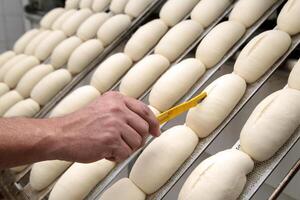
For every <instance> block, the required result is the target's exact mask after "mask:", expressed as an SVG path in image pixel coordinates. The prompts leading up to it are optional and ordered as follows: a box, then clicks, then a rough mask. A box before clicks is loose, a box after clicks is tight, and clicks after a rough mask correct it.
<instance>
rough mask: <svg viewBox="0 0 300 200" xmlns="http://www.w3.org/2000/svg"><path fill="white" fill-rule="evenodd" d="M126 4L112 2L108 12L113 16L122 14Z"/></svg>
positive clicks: (119, 1)
mask: <svg viewBox="0 0 300 200" xmlns="http://www.w3.org/2000/svg"><path fill="white" fill-rule="evenodd" d="M127 3H128V0H112V1H111V3H110V6H109V10H111V11H112V12H113V13H114V14H121V13H124V10H125V6H126V5H127Z"/></svg>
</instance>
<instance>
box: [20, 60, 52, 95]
mask: <svg viewBox="0 0 300 200" xmlns="http://www.w3.org/2000/svg"><path fill="white" fill-rule="evenodd" d="M53 71H54V69H53V67H52V66H51V65H44V64H42V65H39V66H36V67H34V68H32V69H31V70H29V71H28V72H27V73H26V74H24V76H23V77H22V78H21V80H20V81H19V83H18V85H17V87H16V91H18V92H19V93H20V94H21V95H22V96H23V97H24V98H27V97H29V96H30V93H31V91H32V89H33V88H34V86H35V85H36V84H37V83H38V82H39V81H40V80H41V79H42V78H44V77H45V76H46V75H48V74H50V73H51V72H53Z"/></svg>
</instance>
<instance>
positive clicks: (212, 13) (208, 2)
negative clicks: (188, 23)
mask: <svg viewBox="0 0 300 200" xmlns="http://www.w3.org/2000/svg"><path fill="white" fill-rule="evenodd" d="M231 2H232V0H201V1H200V2H199V3H198V4H197V5H196V7H195V8H194V9H193V11H192V13H191V19H192V20H195V21H197V22H198V23H200V24H201V25H202V26H203V27H204V28H206V27H208V26H209V25H211V24H212V23H213V22H214V21H215V20H216V19H217V18H218V17H219V16H220V15H221V14H223V12H224V11H225V9H226V8H227V7H228V6H229V5H230V4H231Z"/></svg>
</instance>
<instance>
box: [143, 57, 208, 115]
mask: <svg viewBox="0 0 300 200" xmlns="http://www.w3.org/2000/svg"><path fill="white" fill-rule="evenodd" d="M204 72H205V66H204V65H203V64H202V63H201V62H200V61H199V60H197V59H194V58H189V59H186V60H183V61H182V62H180V63H179V64H177V65H175V66H173V67H171V68H170V69H169V70H168V71H167V72H166V73H165V74H163V75H162V76H161V77H160V78H159V79H158V81H157V82H156V83H155V84H154V86H153V88H152V90H151V92H150V95H149V102H150V105H151V106H153V107H154V108H156V109H157V110H159V111H161V112H163V111H166V110H168V109H169V108H171V107H172V106H173V105H174V104H175V103H176V102H177V101H178V100H179V99H180V98H181V97H182V96H183V95H184V94H185V93H186V92H187V91H188V90H189V89H190V88H191V87H192V86H193V85H194V84H195V83H196V81H197V80H198V79H199V78H200V77H201V76H202V75H203V74H204Z"/></svg>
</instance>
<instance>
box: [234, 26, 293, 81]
mask: <svg viewBox="0 0 300 200" xmlns="http://www.w3.org/2000/svg"><path fill="white" fill-rule="evenodd" d="M290 45H291V38H290V36H289V35H288V34H287V33H285V32H283V31H280V30H271V31H265V32H263V33H261V34H259V35H258V36H256V37H254V38H253V39H252V40H251V41H250V42H249V43H248V44H247V45H246V46H245V47H244V48H243V50H242V52H241V53H240V55H239V56H238V58H237V60H236V62H235V65H234V72H235V73H236V74H238V75H239V76H241V77H242V78H244V79H245V80H246V82H247V83H253V82H255V81H256V80H258V79H259V78H260V77H261V76H262V75H263V74H264V73H265V72H266V71H267V70H268V69H269V68H270V67H271V66H272V65H273V64H274V63H275V62H276V61H277V60H278V59H279V58H280V57H281V56H282V55H283V54H284V53H285V52H286V51H287V50H288V48H289V46H290Z"/></svg>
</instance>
